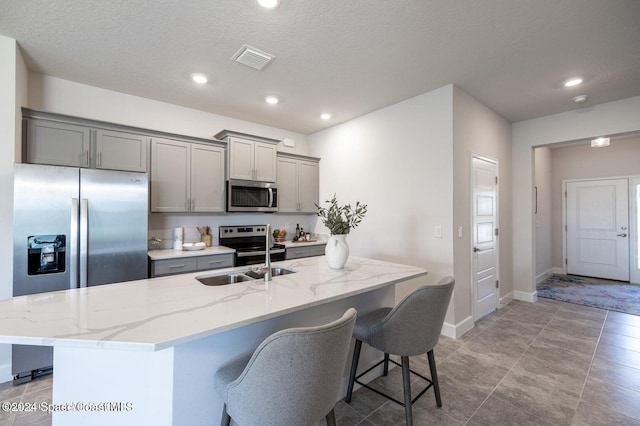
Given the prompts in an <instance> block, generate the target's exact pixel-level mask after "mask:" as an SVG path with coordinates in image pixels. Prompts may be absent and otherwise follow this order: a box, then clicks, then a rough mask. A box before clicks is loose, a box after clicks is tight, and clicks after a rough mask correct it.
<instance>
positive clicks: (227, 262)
mask: <svg viewBox="0 0 640 426" xmlns="http://www.w3.org/2000/svg"><path fill="white" fill-rule="evenodd" d="M231 267H233V254H232V253H229V254H212V255H210V256H194V257H180V258H176V259H162V260H152V261H151V271H150V277H151V278H154V277H161V276H163V275H175V274H186V273H188V272H197V271H206V270H210V269H220V268H231Z"/></svg>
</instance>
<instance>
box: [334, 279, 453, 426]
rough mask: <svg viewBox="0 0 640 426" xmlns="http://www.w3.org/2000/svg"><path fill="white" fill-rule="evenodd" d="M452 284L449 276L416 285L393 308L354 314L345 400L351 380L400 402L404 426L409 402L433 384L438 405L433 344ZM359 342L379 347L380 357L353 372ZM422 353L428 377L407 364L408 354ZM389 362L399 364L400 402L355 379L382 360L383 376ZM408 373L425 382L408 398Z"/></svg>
mask: <svg viewBox="0 0 640 426" xmlns="http://www.w3.org/2000/svg"><path fill="white" fill-rule="evenodd" d="M454 284H455V280H454V279H453V277H445V278H443V279H442V280H440V282H438V284H436V285H433V286H424V287H420V288H418V289H417V290H415V291H414V292H413V293H411V294H409V295H408V296H407V297H405V298H404V299H402V301H401V302H400V303H398V304H397V305H396V306H395V307H394V308H380V309H377V310H375V311H373V312H369V313H368V314H365V315H362V316H360V317H359V318H358V320H357V321H356V325H355V328H354V330H353V337H355V339H356V344H355V348H354V350H353V361H352V363H351V374H350V376H349V386H348V388H347V396H346V398H345V401H346V402H347V403H349V402H351V394H352V393H353V384H354V382H355V383H358V384H359V385H362V386H364V387H366V388H368V389H371V390H372V391H374V392H376V393H378V394H380V395H382V396H384V397H386V398H388V399H390V400H392V401H394V402H396V403H398V404H400V405H402V406H403V407H404V410H405V416H406V423H407V425H408V426H411V425H412V424H413V413H412V411H411V406H412V404H413V403H414V402H416V401H417V400H418V398H420V397H421V396H422V395H424V393H425V392H426V391H427V390H429V389H430V388H431V387H433V390H434V393H435V395H436V404H437V405H438V407H442V401H441V399H440V387H439V386H438V374H437V372H436V362H435V358H434V356H433V348H434V347H435V346H436V344H437V343H438V339H439V337H440V331H441V330H442V324H443V323H444V317H445V315H446V313H447V307H448V306H449V301H450V300H451V293H452V292H453V286H454ZM362 342H365V343H367V344H369V345H370V346H371V347H374V348H376V349H379V350H381V351H383V352H384V359H383V360H382V361H380V362H379V363H377V364H376V365H374V366H373V367H371V368H369V369H368V370H367V371H365V372H363V373H361V374H359V375H358V376H356V371H357V369H358V359H359V358H360V350H361V349H362ZM424 353H426V354H427V358H428V359H429V369H430V370H431V379H428V378H427V377H424V376H423V375H421V374H419V373H416V372H415V371H413V370H411V369H410V367H409V357H410V356H414V355H421V354H424ZM389 354H392V355H399V356H400V357H401V360H402V364H398V363H397V362H395V361H393V360H391V359H389ZM389 362H392V363H393V364H395V365H397V366H400V367H402V384H403V388H404V402H401V401H398V400H397V399H395V398H393V397H391V396H389V395H387V394H385V393H383V392H381V391H379V390H377V389H374V388H373V387H371V386H369V385H367V384H366V383H363V382H360V381H359V380H358V379H359V378H360V377H362V376H364V375H365V374H367V373H368V372H369V371H371V370H373V369H374V368H376V367H378V366H379V365H380V364H383V363H384V372H383V375H385V376H386V375H387V373H388V371H389ZM410 373H413V374H415V375H416V376H419V377H421V378H422V379H424V380H426V381H427V382H428V385H427V387H426V388H424V389H423V390H422V391H421V392H420V393H419V394H418V395H417V396H416V397H415V398H414V399H411V377H410Z"/></svg>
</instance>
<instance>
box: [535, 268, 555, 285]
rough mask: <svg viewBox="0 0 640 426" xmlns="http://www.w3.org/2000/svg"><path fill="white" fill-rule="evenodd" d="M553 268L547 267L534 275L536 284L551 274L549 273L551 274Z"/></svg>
mask: <svg viewBox="0 0 640 426" xmlns="http://www.w3.org/2000/svg"><path fill="white" fill-rule="evenodd" d="M553 273H554V272H553V268H550V269H547V270H546V271H544V272H543V273H541V274H540V275H538V276H536V285H538V284H540V283H541V282H542V281H544V280H546V279H547V277H549V276H551V274H553Z"/></svg>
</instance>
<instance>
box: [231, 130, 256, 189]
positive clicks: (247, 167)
mask: <svg viewBox="0 0 640 426" xmlns="http://www.w3.org/2000/svg"><path fill="white" fill-rule="evenodd" d="M253 152H254V141H250V140H246V139H241V138H229V179H245V180H253V176H254V174H253Z"/></svg>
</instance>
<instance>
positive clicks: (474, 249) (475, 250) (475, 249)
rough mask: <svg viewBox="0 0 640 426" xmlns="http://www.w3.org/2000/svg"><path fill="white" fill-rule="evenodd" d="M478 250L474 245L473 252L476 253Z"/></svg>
mask: <svg viewBox="0 0 640 426" xmlns="http://www.w3.org/2000/svg"><path fill="white" fill-rule="evenodd" d="M479 251H481V250H480V249H479V248H478V247H474V248H473V252H474V253H477V252H479Z"/></svg>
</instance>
